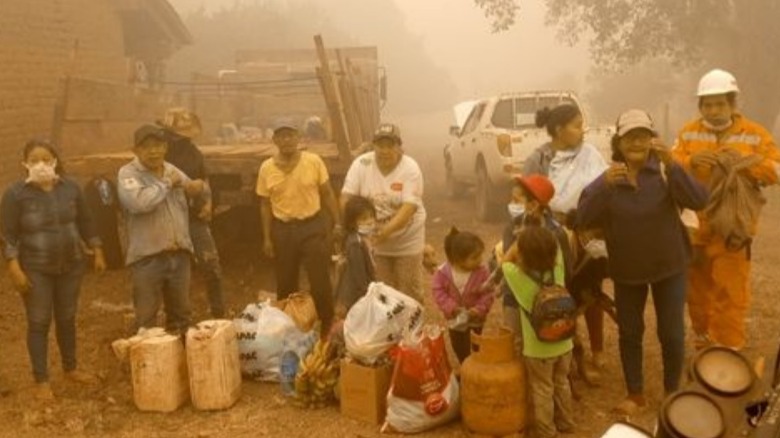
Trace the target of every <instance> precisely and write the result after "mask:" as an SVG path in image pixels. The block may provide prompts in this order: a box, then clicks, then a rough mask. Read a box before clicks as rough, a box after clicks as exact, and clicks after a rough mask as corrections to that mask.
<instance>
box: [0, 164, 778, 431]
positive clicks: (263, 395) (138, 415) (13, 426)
mask: <svg viewBox="0 0 780 438" xmlns="http://www.w3.org/2000/svg"><path fill="white" fill-rule="evenodd" d="M432 162H433V163H434V164H435V162H436V160H432ZM432 170H438V169H432ZM424 171H425V167H424ZM440 181H441V180H440V179H436V178H428V181H427V194H426V207H427V210H428V215H429V220H428V241H429V242H431V243H433V244H434V245H436V246H437V247H438V248H441V242H442V241H443V237H444V234H445V233H446V231H447V230H448V228H449V227H450V226H451V225H457V226H459V227H461V228H463V229H469V230H473V231H476V232H477V233H479V234H480V235H481V236H482V237H483V238H484V239H485V241H486V242H495V241H496V240H497V238H498V235H499V232H500V229H501V227H502V224H484V223H480V222H478V221H476V220H475V219H474V218H473V208H472V207H471V203H470V201H469V200H468V199H464V200H457V201H451V200H447V199H445V198H444V196H443V195H442V191H441V190H440V189H441V184H440ZM768 197H769V204H768V205H767V207H766V210H765V215H764V220H763V226H762V229H761V233H760V236H759V238H758V241H757V243H756V245H755V251H754V260H755V262H754V266H755V268H754V273H753V286H754V289H753V290H754V302H753V306H752V311H751V315H750V319H749V321H748V324H749V333H750V335H751V339H750V345H749V348H748V349H747V351H746V353H747V354H748V356H750V357H751V358H756V357H758V356H759V355H766V356H767V359H768V361H770V363H771V358H772V357H773V355H774V353H775V350H776V349H777V342H778V333H780V318H779V316H780V307H778V306H777V305H776V301H774V299H775V294H776V293H777V290H778V287H777V285H778V284H780V271H778V269H777V268H776V267H777V266H778V264H779V263H780V251H778V249H777V248H780V233H778V232H777V231H776V229H775V226H776V225H775V224H777V223H778V222H780V191H778V190H777V189H773V190H770V191H768ZM222 253H223V258H224V268H225V271H226V272H225V274H226V275H225V290H226V294H227V299H228V301H229V304H230V306H231V308H232V309H234V310H240V309H241V308H243V307H244V306H245V305H246V304H248V303H250V302H252V301H253V300H254V297H255V296H256V294H257V292H258V291H259V290H260V289H270V288H272V284H271V283H270V276H269V271H268V266H267V265H266V264H265V263H264V262H262V261H261V260H260V259H259V257H258V256H256V255H255V253H254V251H252V250H251V248H250V247H248V246H242V245H232V246H230V247H226V248H224V247H223V248H222ZM0 290H2V292H3V293H2V294H0V351H2V355H0V382H2V385H3V386H6V387H10V388H11V389H12V390H13V393H12V394H11V395H9V396H7V397H5V398H0V424H2V427H0V436H3V437H5V436H8V437H18V436H29V437H57V436H114V437H244V436H246V437H250V436H251V437H258V436H266V437H290V438H294V437H307V438H309V437H363V438H368V437H377V436H380V434H379V432H378V427H375V426H372V425H367V424H363V423H360V422H357V421H353V420H350V419H347V418H345V417H342V416H341V415H340V414H339V411H338V407H337V406H332V407H329V408H326V409H323V410H318V411H302V410H300V409H298V408H295V407H294V406H292V405H291V404H290V403H288V401H287V400H285V399H284V398H283V397H282V395H281V392H280V389H279V387H278V385H272V384H263V383H256V382H251V381H245V384H244V395H243V396H242V398H241V400H240V401H239V402H238V403H237V404H236V405H235V406H234V407H233V408H232V409H229V410H227V411H222V412H198V411H195V410H194V409H193V408H192V407H191V406H185V407H183V408H181V409H179V410H178V411H177V412H175V413H171V414H154V413H142V412H139V411H138V410H137V409H136V408H135V406H134V405H133V400H132V387H131V382H130V374H129V370H128V369H127V367H126V366H122V365H120V364H118V363H117V361H116V359H115V358H114V356H113V353H112V352H111V349H110V343H111V342H112V341H113V340H115V339H117V338H120V337H123V336H124V335H125V334H126V332H125V330H126V322H125V315H129V314H131V311H132V309H131V306H130V286H129V276H128V274H127V273H126V272H124V271H113V272H108V273H106V274H104V275H102V276H95V275H91V274H90V275H88V276H87V278H86V279H85V283H84V286H83V289H82V296H81V304H80V306H81V307H80V312H79V317H78V338H79V339H78V341H79V344H78V345H79V358H80V361H81V366H82V367H83V368H84V369H86V370H88V371H92V372H94V373H96V374H97V375H98V376H99V377H100V378H101V379H102V382H101V384H100V385H96V386H94V387H89V388H83V387H79V386H74V385H72V384H68V383H66V382H64V381H63V378H62V372H61V369H60V367H59V356H58V353H57V349H56V346H55V344H54V342H53V338H54V336H53V335H52V336H51V346H50V367H51V370H52V372H51V373H52V386H53V389H54V392H55V394H56V395H57V396H58V399H59V401H58V403H56V404H54V405H52V406H48V407H44V406H40V405H37V404H36V403H34V402H33V401H32V400H31V399H30V397H29V393H28V391H27V390H28V389H29V387H30V385H31V383H32V378H31V373H30V369H29V364H28V358H27V353H26V347H25V321H24V313H23V309H22V305H21V301H20V300H19V297H18V296H17V294H16V293H15V292H14V290H13V289H12V287H11V285H10V282H9V281H8V279H7V277H5V276H2V277H1V278H0ZM204 295H205V294H204V289H203V283H202V281H201V280H200V278H199V276H197V275H196V276H195V280H194V282H193V294H192V296H193V302H194V309H195V311H196V316H197V317H199V318H205V316H206V314H205V310H206V302H205V296H204ZM427 305H428V307H429V309H431V312H430V313H431V315H433V316H434V317H436V312H435V310H432V307H431V306H430V301H429V302H428V303H427ZM652 309H653V308H652V306H651V305H648V310H647V315H646V319H647V335H646V336H645V357H646V361H645V378H646V382H647V383H646V386H647V393H648V395H649V397H650V399H651V403H652V404H651V406H650V408H648V409H647V410H645V411H644V412H643V413H642V414H641V415H638V416H637V417H636V418H632V419H631V420H632V421H634V422H635V423H637V424H639V425H641V426H643V427H645V428H652V425H653V423H654V421H655V412H656V410H657V408H658V405H659V403H660V401H661V397H662V387H661V366H660V356H661V355H660V348H659V344H658V341H657V339H656V337H655V334H654V331H655V321H654V314H653V310H652ZM498 311H499V305H496V306H495V308H494V309H493V312H498ZM606 332H607V333H606V344H607V356H608V362H607V364H606V367H605V369H604V370H603V382H602V384H601V385H600V386H599V387H588V386H586V385H584V384H583V383H581V382H578V383H577V384H578V385H579V389H580V391H581V392H582V393H583V394H584V397H583V399H582V400H581V401H579V402H577V403H576V404H575V409H576V420H577V422H578V424H579V428H578V432H577V433H576V435H568V436H571V437H573V438H576V437H582V438H591V437H598V436H601V434H602V433H603V432H604V431H605V430H606V429H607V428H608V426H609V425H610V424H611V423H612V422H613V421H615V420H617V419H618V418H616V417H614V416H613V415H612V414H610V409H611V408H612V407H613V406H614V405H615V404H616V403H617V402H618V401H620V399H621V398H622V396H623V393H624V387H623V382H622V377H621V371H620V362H619V359H618V355H617V342H616V330H615V326H614V324H612V323H611V322H609V321H607V324H606ZM689 347H691V348H689V352H690V351H692V344H691V343H690V342H689ZM419 436H421V437H460V436H464V437H465V436H468V434H467V432H466V431H465V429H464V428H463V427H462V426H461V424H460V423H459V422H455V423H453V424H450V425H448V426H445V427H442V428H439V429H436V430H434V431H431V432H429V433H424V434H420V435H419Z"/></svg>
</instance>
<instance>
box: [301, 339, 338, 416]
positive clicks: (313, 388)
mask: <svg viewBox="0 0 780 438" xmlns="http://www.w3.org/2000/svg"><path fill="white" fill-rule="evenodd" d="M338 379H339V361H338V357H335V355H334V354H333V351H332V348H331V345H330V342H329V341H323V340H322V339H320V340H319V341H317V344H316V345H315V346H314V348H313V349H312V351H311V353H309V355H308V356H306V358H304V359H303V360H302V361H301V364H300V366H299V368H298V373H297V374H296V375H295V404H296V405H297V406H300V407H302V408H311V409H319V408H324V407H325V405H326V404H327V403H328V402H330V401H331V400H333V398H334V388H335V387H336V384H337V383H338Z"/></svg>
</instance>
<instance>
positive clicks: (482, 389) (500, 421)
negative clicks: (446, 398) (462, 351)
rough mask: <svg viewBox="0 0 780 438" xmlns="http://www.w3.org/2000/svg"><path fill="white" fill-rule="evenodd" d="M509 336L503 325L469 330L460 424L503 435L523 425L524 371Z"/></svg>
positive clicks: (471, 429)
mask: <svg viewBox="0 0 780 438" xmlns="http://www.w3.org/2000/svg"><path fill="white" fill-rule="evenodd" d="M512 337H513V334H512V332H510V331H509V330H508V329H506V328H500V329H495V330H492V331H487V330H486V331H483V333H482V334H481V335H479V334H477V333H475V332H471V354H470V355H469V357H468V358H466V360H465V362H464V363H463V366H462V367H461V370H460V379H461V414H462V416H463V423H464V424H465V425H466V427H467V428H468V429H469V430H470V431H472V432H475V433H478V434H483V435H491V436H504V435H512V434H516V433H518V432H521V431H523V430H524V428H525V422H526V393H525V392H526V389H525V374H524V372H525V371H524V369H523V365H522V362H521V361H520V360H519V358H517V357H516V356H515V349H514V341H513V338H512Z"/></svg>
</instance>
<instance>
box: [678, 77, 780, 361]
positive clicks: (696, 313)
mask: <svg viewBox="0 0 780 438" xmlns="http://www.w3.org/2000/svg"><path fill="white" fill-rule="evenodd" d="M738 93H739V87H738V85H737V80H736V79H735V78H734V76H733V75H732V74H731V73H729V72H726V71H723V70H717V69H716V70H712V71H710V72H709V73H707V74H705V75H704V76H703V77H702V78H701V80H700V81H699V89H698V97H699V111H700V113H701V117H700V118H698V119H696V120H694V121H692V122H690V123H688V124H687V125H685V127H684V128H683V129H682V131H681V132H680V135H679V137H678V139H677V144H676V146H675V148H674V151H673V155H674V158H675V159H676V160H677V161H679V162H680V163H681V164H682V165H683V166H685V167H686V168H687V169H688V170H690V171H691V172H692V173H693V175H694V176H696V178H697V179H699V180H700V181H701V182H703V183H705V184H709V183H710V177H711V174H712V168H713V165H715V164H716V160H717V159H718V151H720V150H723V149H724V148H731V149H734V150H737V151H739V152H740V153H741V154H742V155H743V156H748V155H754V154H758V155H760V156H761V157H763V160H761V161H760V162H759V163H758V164H756V165H754V166H752V167H750V168H748V169H747V176H748V178H749V179H750V180H751V181H752V182H755V183H756V185H757V186H759V187H761V186H767V185H771V184H776V183H777V182H778V170H780V152H779V151H778V149H777V146H776V145H775V143H774V140H773V139H772V136H771V135H770V134H769V132H768V131H767V130H766V129H764V127H762V126H761V125H759V124H758V123H756V122H753V121H750V120H748V119H746V118H745V117H744V116H742V115H741V114H739V113H738V112H737V105H736V102H737V94H738ZM699 221H700V223H699V228H698V230H696V231H695V232H694V233H693V239H692V240H693V245H694V251H695V256H694V262H693V264H692V265H691V268H690V271H689V280H688V282H689V283H688V312H689V314H690V317H691V321H692V323H693V329H694V331H695V332H696V347H697V348H703V347H705V346H707V345H709V344H711V343H716V344H719V345H723V346H726V347H730V348H733V349H736V350H740V349H742V348H744V347H745V342H746V336H745V316H746V314H747V311H748V308H749V305H750V242H748V243H747V245H742V246H740V247H738V248H734V247H733V245H727V242H726V241H725V239H724V238H723V237H721V236H719V235H717V234H716V233H714V232H712V231H711V229H710V227H709V224H708V223H707V220H706V218H705V217H704V215H702V214H699ZM756 225H757V224H753V229H752V230H751V234H753V235H754V234H755V228H756Z"/></svg>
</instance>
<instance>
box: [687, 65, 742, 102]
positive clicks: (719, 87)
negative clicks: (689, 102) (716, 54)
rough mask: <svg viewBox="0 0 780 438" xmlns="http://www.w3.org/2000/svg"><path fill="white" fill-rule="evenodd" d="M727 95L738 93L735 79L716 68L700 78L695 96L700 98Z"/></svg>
mask: <svg viewBox="0 0 780 438" xmlns="http://www.w3.org/2000/svg"><path fill="white" fill-rule="evenodd" d="M727 93H739V86H737V78H735V77H734V75H733V74H731V73H729V72H727V71H725V70H721V69H717V68H716V69H715V70H711V71H709V72H708V73H707V74H705V75H704V76H702V77H701V80H699V91H698V92H697V94H696V95H697V96H699V97H702V96H714V95H718V94H727Z"/></svg>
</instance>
